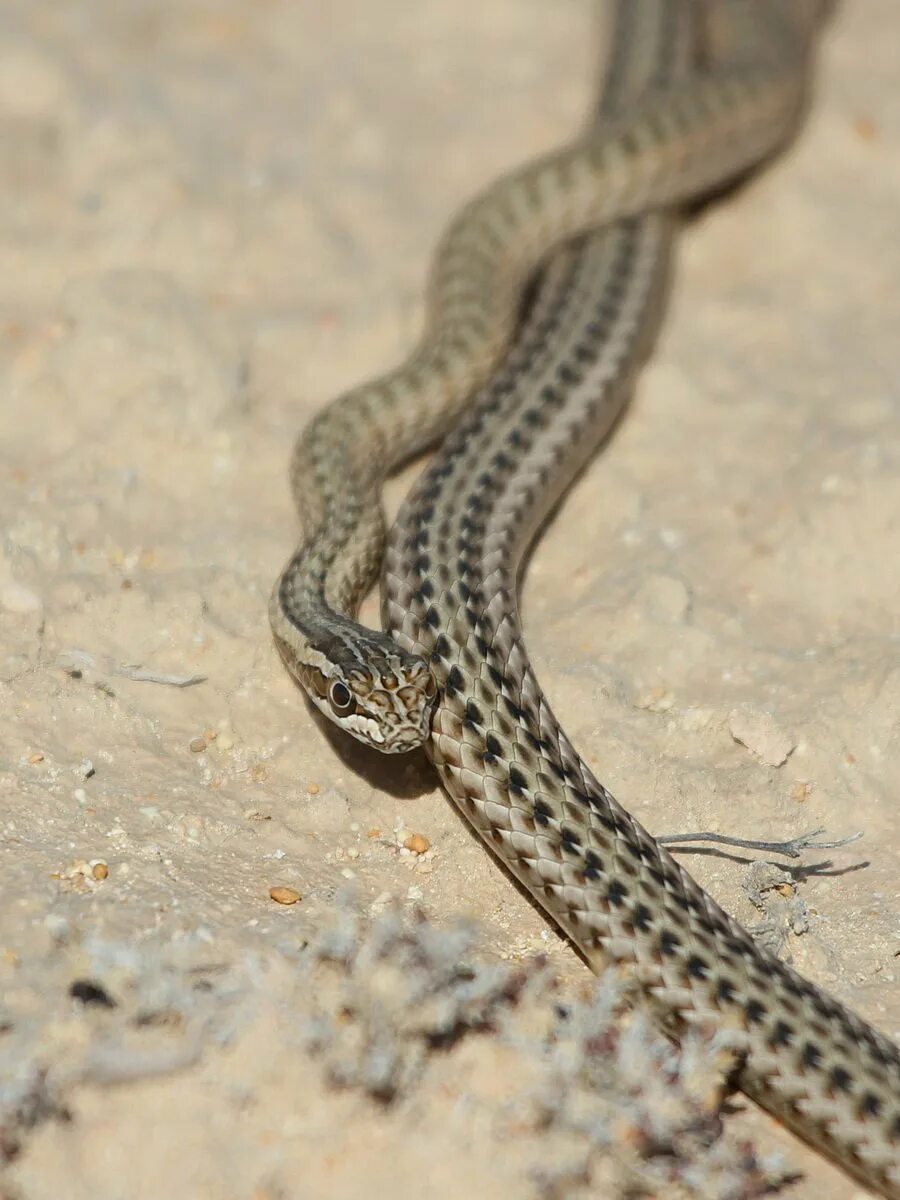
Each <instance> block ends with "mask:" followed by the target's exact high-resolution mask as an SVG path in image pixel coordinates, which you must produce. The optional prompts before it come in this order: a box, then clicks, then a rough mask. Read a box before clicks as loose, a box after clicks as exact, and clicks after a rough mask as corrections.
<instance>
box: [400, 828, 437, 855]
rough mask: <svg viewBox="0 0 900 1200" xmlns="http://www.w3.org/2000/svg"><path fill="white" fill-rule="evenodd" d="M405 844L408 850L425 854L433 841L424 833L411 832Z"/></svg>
mask: <svg viewBox="0 0 900 1200" xmlns="http://www.w3.org/2000/svg"><path fill="white" fill-rule="evenodd" d="M403 845H404V847H405V848H406V849H407V850H411V851H412V853H413V854H424V853H425V851H426V850H427V849H428V848H429V847H430V846H431V842H429V840H428V838H427V837H425V835H424V834H422V833H411V834H410V835H409V837H408V838H406V840H405V841H404V843H403Z"/></svg>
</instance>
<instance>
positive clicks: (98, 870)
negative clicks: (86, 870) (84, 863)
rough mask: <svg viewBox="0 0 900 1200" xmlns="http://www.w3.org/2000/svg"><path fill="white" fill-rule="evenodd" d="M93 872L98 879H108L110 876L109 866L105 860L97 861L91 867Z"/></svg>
mask: <svg viewBox="0 0 900 1200" xmlns="http://www.w3.org/2000/svg"><path fill="white" fill-rule="evenodd" d="M91 874H92V875H93V877H94V878H95V879H98V880H103V879H107V878H108V877H109V867H108V866H107V865H106V863H105V862H102V861H100V862H95V863H94V865H93V866H92V867H91Z"/></svg>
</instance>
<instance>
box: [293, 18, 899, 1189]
mask: <svg viewBox="0 0 900 1200" xmlns="http://www.w3.org/2000/svg"><path fill="white" fill-rule="evenodd" d="M701 7H702V9H703V12H704V20H702V21H701V20H699V18H698V15H697V14H698V8H697V5H696V3H695V0H683V2H682V0H618V2H617V3H616V5H615V18H616V19H615V26H614V29H615V34H614V37H613V39H612V43H611V44H612V53H611V56H610V68H609V71H608V75H607V81H606V89H605V94H604V100H603V104H602V106H601V111H600V115H599V119H598V120H597V121H596V122H594V123H593V124H592V125H591V127H590V128H589V129H588V130H587V131H586V132H585V133H584V135H583V136H582V137H581V138H580V139H579V140H578V141H577V142H576V143H574V144H573V145H571V146H569V147H567V148H565V149H563V150H561V151H558V152H555V153H553V154H550V155H549V156H547V157H545V158H544V159H542V160H540V161H539V162H537V163H535V164H531V165H529V166H526V167H524V168H521V169H520V170H518V171H516V172H514V173H513V174H511V175H510V176H508V177H506V178H505V179H503V180H501V181H499V182H498V183H497V184H495V185H493V187H491V188H490V189H489V190H488V191H486V192H485V193H483V194H482V195H481V196H479V197H477V198H476V199H475V200H474V201H472V202H471V203H470V204H469V205H468V206H467V207H466V208H465V209H464V210H463V212H462V213H461V214H460V215H459V216H458V217H457V219H456V220H455V221H454V222H453V224H452V225H451V227H450V229H449V230H448V232H447V234H446V235H445V237H444V240H443V242H442V245H441V247H440V248H439V250H438V253H437V257H436V261H435V266H434V269H433V273H432V281H431V290H430V295H429V306H428V319H427V325H426V330H425V333H424V335H423V338H422V340H421V342H420V344H419V346H418V347H417V349H416V350H415V351H414V352H413V354H412V355H411V356H410V358H409V359H408V360H407V361H406V362H405V363H404V364H403V365H402V366H401V367H399V368H398V369H397V370H396V371H394V372H391V373H390V374H389V375H387V376H385V377H383V378H381V379H378V380H375V381H373V382H372V383H369V384H365V385H363V386H362V387H361V388H358V389H356V390H355V391H353V392H351V393H349V394H348V395H346V396H344V397H341V398H340V399H339V400H337V401H335V402H334V403H333V404H332V405H330V406H328V407H327V408H326V409H325V410H324V411H323V412H322V413H321V414H320V415H319V416H318V417H317V418H315V419H314V420H313V422H312V423H311V424H310V426H309V427H308V428H307V429H306V430H305V431H304V433H303V434H302V435H301V438H300V439H299V441H298V444H297V448H296V451H295V454H294V459H293V466H292V480H293V486H294V490H295V495H296V499H297V503H298V507H299V509H300V512H301V516H302V519H303V524H304V540H303V541H302V543H301V545H300V547H299V548H298V550H297V552H296V553H295V554H294V555H293V556H292V558H291V559H290V560H289V562H288V564H287V566H286V567H285V569H284V571H283V573H282V575H281V576H280V577H279V580H278V581H277V583H276V586H275V589H274V591H273V596H272V602H271V606H270V620H271V623H272V627H273V632H274V635H275V641H276V645H277V646H278V648H279V650H280V652H281V654H282V657H283V659H284V660H285V662H286V664H287V666H288V668H289V669H290V670H291V672H292V674H293V675H294V676H295V677H296V678H297V679H298V680H299V681H300V682H301V683H302V684H303V686H304V687H305V688H306V690H307V692H308V694H309V695H310V698H311V699H312V701H313V703H314V704H316V705H317V706H318V707H319V708H320V709H321V710H322V711H324V712H325V713H326V714H327V715H328V716H329V717H331V719H332V720H334V721H335V722H336V723H337V724H338V725H340V726H342V727H343V728H344V729H346V730H348V731H349V732H351V733H353V734H354V735H355V736H356V737H358V738H359V739H360V740H362V741H364V742H367V743H368V744H370V745H374V746H376V747H378V748H379V749H381V750H385V751H388V752H395V751H401V750H405V749H409V748H410V747H412V746H414V745H418V744H422V743H424V744H425V748H426V751H427V753H428V755H429V757H430V758H431V760H432V761H433V763H434V764H435V766H436V768H437V770H438V772H439V775H440V778H441V781H442V783H443V785H444V788H445V790H446V791H447V793H448V795H449V796H450V798H451V800H452V801H453V802H454V804H455V805H456V807H457V808H458V809H459V811H460V812H461V814H462V815H463V817H464V818H465V819H466V820H467V821H468V822H469V824H470V825H471V826H472V827H473V828H474V829H475V830H476V831H477V832H478V834H479V835H480V836H481V837H482V838H483V840H484V841H485V843H486V844H487V846H488V847H489V848H490V849H491V851H492V852H493V853H494V854H495V855H496V856H497V857H498V858H499V860H500V861H501V862H502V863H503V865H504V866H505V867H506V868H507V869H508V870H509V871H510V872H511V873H512V874H513V875H514V876H515V878H517V879H518V880H519V881H520V882H521V883H522V884H523V885H524V886H525V888H526V889H527V891H528V892H529V893H530V894H531V895H532V897H533V898H534V899H535V901H536V902H537V903H538V904H539V905H540V906H541V907H542V908H543V909H544V911H545V912H546V913H547V914H548V915H549V916H550V917H551V918H552V919H553V921H554V922H555V923H556V924H557V925H558V926H559V927H560V928H561V929H562V930H563V931H564V932H565V933H566V934H567V935H568V936H569V937H570V938H571V940H572V941H573V942H574V943H575V945H576V946H578V948H579V949H580V950H581V952H582V954H583V956H584V958H585V959H586V960H587V962H588V963H589V964H590V965H591V967H592V968H594V969H597V970H600V969H603V968H606V967H608V966H610V965H611V964H614V965H615V966H616V967H617V968H618V969H619V970H620V971H621V972H622V973H623V974H624V975H625V976H626V977H627V978H629V979H630V980H631V981H632V982H633V984H634V986H635V988H636V989H637V990H639V992H640V993H641V994H642V996H643V1001H644V1003H645V1004H646V1005H647V1006H648V1007H649V1010H650V1011H651V1012H652V1013H653V1014H654V1015H655V1017H656V1018H657V1020H658V1023H659V1025H660V1027H661V1028H662V1029H663V1030H664V1031H665V1032H667V1033H669V1034H671V1035H673V1036H678V1035H679V1034H680V1033H682V1032H683V1031H684V1030H685V1029H687V1028H689V1027H697V1028H701V1029H704V1030H727V1031H728V1036H729V1045H730V1046H731V1047H733V1051H734V1055H735V1070H734V1082H735V1083H736V1084H737V1086H739V1087H740V1088H741V1089H742V1090H743V1091H744V1092H745V1093H746V1094H747V1095H748V1096H750V1097H752V1098H753V1099H754V1100H756V1101H757V1102H758V1103H759V1104H760V1105H761V1106H762V1107H763V1108H765V1109H767V1110H768V1111H769V1112H771V1113H772V1114H774V1115H775V1116H776V1117H777V1118H779V1119H780V1120H781V1121H783V1122H784V1124H785V1125H787V1126H788V1127H789V1128H791V1129H792V1130H794V1131H795V1132H796V1133H797V1134H798V1135H799V1136H800V1137H801V1138H803V1139H804V1140H805V1141H807V1142H808V1143H809V1144H811V1145H812V1146H814V1147H816V1148H817V1149H819V1150H821V1151H822V1152H823V1153H824V1154H826V1155H827V1156H828V1157H830V1158H831V1159H833V1160H834V1161H835V1162H836V1163H838V1164H839V1165H840V1166H841V1167H842V1168H843V1169H844V1170H845V1171H846V1172H847V1173H848V1174H850V1175H851V1176H852V1177H854V1178H855V1179H857V1180H858V1181H859V1182H861V1183H863V1184H865V1185H866V1186H869V1187H871V1188H873V1189H875V1190H877V1191H879V1192H880V1193H881V1194H882V1195H884V1196H887V1197H900V1052H898V1049H897V1047H896V1046H895V1045H894V1044H893V1043H892V1042H891V1041H889V1040H888V1039H887V1038H885V1037H884V1036H882V1035H881V1034H879V1033H878V1032H876V1031H875V1030H874V1029H872V1028H871V1027H870V1026H868V1025H867V1024H866V1023H865V1022H864V1021H862V1020H861V1019H860V1018H859V1017H857V1016H856V1015H855V1014H854V1013H852V1012H851V1011H849V1010H848V1009H846V1008H845V1007H843V1006H842V1005H841V1004H839V1003H838V1002H837V1001H835V1000H833V999H832V998H830V997H829V996H828V995H826V994H825V993H824V992H822V991H821V990H820V989H819V988H817V987H816V986H815V985H813V984H812V983H810V982H808V981H806V980H805V979H803V978H802V977H801V976H799V975H798V974H797V973H796V972H794V971H793V970H792V969H791V968H790V967H788V966H786V965H785V964H783V963H781V962H780V961H779V960H778V959H776V958H774V957H773V956H772V955H770V954H769V953H767V952H766V951H764V950H763V949H762V948H761V947H759V946H758V945H757V944H756V943H755V942H754V941H753V939H752V938H751V937H750V936H749V934H747V933H746V931H744V930H743V929H742V928H741V927H740V926H739V925H738V924H737V923H736V922H735V921H733V920H732V919H731V918H730V917H729V916H728V915H727V914H726V913H725V912H724V911H723V910H722V909H720V908H719V907H718V905H716V903H715V902H714V901H713V900H712V899H711V898H710V897H709V896H708V895H706V893H705V892H704V891H703V890H702V889H701V888H700V887H699V886H698V885H697V884H696V883H695V882H694V881H693V879H692V878H691V877H690V875H689V874H688V873H687V872H686V871H685V870H684V869H683V868H682V867H681V866H680V865H679V864H678V863H676V862H675V861H674V860H673V858H672V857H671V856H670V855H669V854H668V853H667V852H666V850H665V849H664V848H662V847H661V846H660V845H659V843H658V842H656V841H655V840H654V838H653V837H652V836H651V835H650V834H649V833H647V832H646V831H645V830H644V829H643V828H642V827H641V826H640V825H639V824H638V822H637V821H635V819H634V818H633V817H631V816H630V815H629V814H628V813H627V812H626V811H625V810H624V809H623V808H622V807H621V806H620V805H619V804H618V803H617V802H616V801H615V800H614V799H613V797H612V796H611V795H610V794H609V792H608V791H607V790H606V789H605V788H604V787H603V785H602V784H601V783H599V782H598V781H597V780H596V779H595V778H594V776H593V775H592V773H591V772H590V770H589V768H588V767H587V765H586V764H585V763H584V762H582V760H581V759H580V758H579V757H578V755H577V753H576V752H575V750H574V749H573V747H572V746H571V744H570V743H569V741H568V740H567V738H566V736H565V734H564V732H563V731H562V730H561V728H560V727H559V725H558V724H557V722H556V720H555V718H554V716H553V714H552V712H551V711H550V708H549V706H548V704H547V702H546V699H545V698H544V697H543V695H542V692H541V689H540V686H539V684H538V682H537V680H536V678H535V676H534V673H533V672H532V670H531V667H530V665H529V662H528V657H527V653H526V650H525V646H524V642H523V638H522V633H521V628H520V625H519V619H518V611H517V601H516V581H517V572H518V568H519V564H520V562H521V558H522V555H523V553H524V551H525V549H526V547H527V546H528V544H529V543H530V541H531V539H532V538H533V537H534V534H535V532H536V530H537V528H538V527H539V526H540V524H541V522H542V520H543V519H544V518H545V516H546V514H547V512H548V511H549V509H550V508H551V507H552V506H553V504H554V503H555V502H556V500H557V499H558V498H559V496H560V495H561V493H562V492H563V491H564V490H565V488H566V487H567V486H568V485H569V484H570V483H571V481H572V479H573V478H574V476H575V475H576V474H577V472H578V471H579V469H580V468H581V467H582V466H583V464H584V462H585V461H586V459H587V458H588V456H589V455H590V454H591V453H592V451H593V450H594V449H595V448H596V446H597V445H598V444H599V442H600V441H601V440H602V438H603V437H604V436H605V434H606V433H607V432H608V430H609V428H610V426H611V425H612V423H613V422H614V421H615V419H616V417H617V416H618V414H619V412H620V411H621V408H622V406H623V404H624V403H625V400H626V399H627V396H628V393H629V391H630V387H631V384H632V382H633V378H634V375H635V372H636V370H637V368H638V367H639V366H640V364H641V362H642V361H643V359H644V358H645V356H646V354H647V353H648V350H649V346H650V343H651V341H652V338H653V335H654V333H655V329H656V326H657V324H658V317H659V312H660V309H661V303H662V299H663V297H664V293H665V285H666V277H667V264H668V257H669V248H670V244H671V240H672V236H673V232H674V230H675V228H676V227H677V221H678V208H679V206H681V205H683V204H684V203H687V202H690V201H693V200H696V199H698V198H700V197H702V196H704V195H705V194H708V193H709V192H710V191H711V190H713V189H716V188H720V187H721V186H722V185H724V184H725V183H727V182H729V181H731V180H732V179H734V178H736V177H738V176H739V175H741V174H742V173H744V172H745V171H747V170H748V169H750V168H751V167H753V166H755V165H756V164H758V163H759V162H760V161H761V160H762V159H764V158H766V157H767V156H769V155H770V154H772V153H773V152H774V151H775V150H777V149H778V148H780V147H781V146H782V145H783V144H784V143H785V141H786V140H787V139H788V138H789V137H790V135H791V134H792V133H793V131H794V130H795V128H796V126H797V124H798V121H799V119H800V117H801V115H802V111H803V107H804V101H805V96H806V90H807V80H808V74H809V66H810V60H811V55H812V51H813V48H814V42H815V33H816V30H817V28H818V26H819V24H820V21H821V17H822V15H823V13H822V10H823V9H824V5H823V4H821V3H816V0H708V3H707V4H705V5H704V6H701ZM692 46H693V47H694V48H695V49H694V51H691V47H692ZM696 47H703V51H702V53H701V52H700V50H698V49H696ZM595 229H596V230H598V232H596V233H590V231H592V230H595ZM601 229H602V232H601V231H600V230H601ZM588 233H590V236H585V237H583V240H581V241H580V242H578V243H574V244H570V245H567V246H563V243H565V242H566V241H567V240H568V239H571V238H573V237H577V236H580V235H586V234H588ZM551 251H552V252H553V253H552V256H551V257H550V258H549V260H548V263H549V265H548V266H547V268H546V270H545V272H544V274H543V276H542V278H541V280H540V282H539V283H538V285H537V286H536V288H535V290H534V295H533V300H532V303H531V306H530V309H529V311H528V314H527V317H526V319H525V321H524V323H523V325H522V328H521V329H520V330H519V334H518V337H517V339H516V341H515V344H514V345H513V346H512V348H511V349H510V350H509V352H508V353H507V355H506V357H505V358H504V359H503V361H502V362H500V359H501V356H502V354H503V352H504V350H505V349H506V347H507V345H508V343H509V342H510V341H511V339H512V337H513V334H514V332H515V330H516V325H517V321H518V318H519V313H520V309H521V304H522V297H523V294H524V292H525V289H526V287H527V285H528V282H529V279H530V277H531V276H532V274H533V273H534V271H535V269H536V268H537V267H538V266H539V265H540V264H541V262H542V260H544V259H546V258H547V256H548V254H550V252H551ZM498 364H499V365H498ZM492 372H494V373H493V374H492ZM479 389H480V390H479ZM475 393H477V394H475ZM473 394H475V396H474V400H472V397H473ZM470 401H471V403H472V407H471V409H470V410H469V412H468V413H467V414H466V416H465V418H464V419H463V420H462V421H459V420H458V419H459V417H460V414H461V413H462V411H463V409H464V406H465V405H466V404H468V403H469V402H470ZM454 425H455V428H453V431H452V433H450V435H449V436H448V437H447V438H446V440H445V442H444V444H443V446H442V447H441V450H440V451H439V453H438V454H437V456H436V457H435V459H434V460H433V461H432V463H431V465H430V467H429V469H428V470H427V471H426V473H425V474H424V475H423V476H422V478H421V480H420V481H419V483H418V484H417V486H416V487H415V488H414V490H413V492H412V494H411V495H410V497H409V498H408V500H407V502H406V504H405V506H404V508H403V511H402V512H401V514H400V517H399V519H398V521H397V523H396V525H395V527H394V530H393V531H392V534H391V537H390V540H389V543H388V547H387V555H386V560H385V568H384V589H383V617H384V624H385V628H386V630H388V631H390V636H388V635H384V634H379V633H376V632H373V631H370V630H366V629H364V628H362V627H361V626H359V625H357V624H356V622H355V621H354V619H353V618H354V616H355V613H356V608H357V605H358V603H359V599H360V597H361V595H362V594H363V593H364V591H365V589H366V588H367V587H368V586H369V584H370V583H371V582H372V580H373V578H374V576H375V574H376V573H377V570H378V567H379V564H380V561H381V556H382V552H383V546H384V524H383V517H382V514H381V507H380V494H379V493H380V487H381V483H382V481H383V479H384V477H385V475H386V474H387V473H388V472H389V471H390V470H391V469H393V468H394V467H395V466H396V465H397V464H398V463H400V462H402V461H403V460H404V459H406V458H408V457H409V456H410V455H412V454H414V453H416V452H417V451H419V450H421V449H422V448H423V447H425V446H427V445H429V444H431V443H433V442H434V441H435V440H436V439H438V438H439V437H441V436H443V435H444V434H445V433H446V432H447V430H448V429H450V428H451V427H453V426H454Z"/></svg>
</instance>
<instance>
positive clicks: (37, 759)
mask: <svg viewBox="0 0 900 1200" xmlns="http://www.w3.org/2000/svg"><path fill="white" fill-rule="evenodd" d="M28 761H29V762H30V763H31V765H32V766H35V764H36V763H42V762H43V761H44V756H43V754H41V752H40V750H36V751H35V753H34V754H29V755H28Z"/></svg>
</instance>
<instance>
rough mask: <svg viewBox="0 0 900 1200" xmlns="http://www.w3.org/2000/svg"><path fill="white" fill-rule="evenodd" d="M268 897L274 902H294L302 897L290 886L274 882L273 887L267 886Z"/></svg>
mask: <svg viewBox="0 0 900 1200" xmlns="http://www.w3.org/2000/svg"><path fill="white" fill-rule="evenodd" d="M269 899H270V900H274V901H275V903H276V904H296V903H297V901H298V900H302V899H303V897H302V896H301V895H300V893H299V892H297V891H295V890H294V889H293V888H292V887H282V886H281V885H279V884H276V886H275V887H270V888H269Z"/></svg>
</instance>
